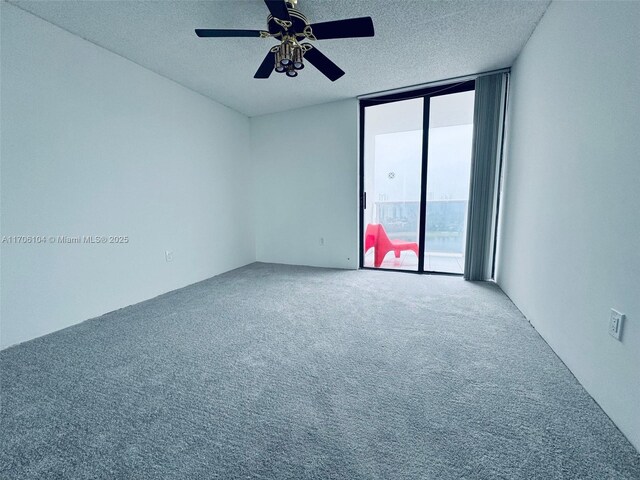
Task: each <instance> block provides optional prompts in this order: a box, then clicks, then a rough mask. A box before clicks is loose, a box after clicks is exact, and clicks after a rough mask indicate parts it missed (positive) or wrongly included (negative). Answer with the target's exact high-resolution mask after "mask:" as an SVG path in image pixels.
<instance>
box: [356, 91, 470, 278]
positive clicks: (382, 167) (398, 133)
mask: <svg viewBox="0 0 640 480" xmlns="http://www.w3.org/2000/svg"><path fill="white" fill-rule="evenodd" d="M473 88H474V82H473V81H470V82H465V83H461V84H457V85H453V86H444V87H438V88H435V89H430V90H424V91H422V92H418V93H416V92H413V93H412V94H411V95H404V96H403V95H393V96H389V97H382V98H377V99H371V100H362V101H361V117H360V118H361V144H360V145H361V179H360V186H361V215H360V223H361V232H362V238H361V255H360V265H361V267H363V268H377V269H390V270H405V271H413V272H440V273H453V274H462V273H463V271H464V250H465V238H466V219H467V208H468V199H469V176H470V167H471V143H472V132H473V104H474V90H473Z"/></svg>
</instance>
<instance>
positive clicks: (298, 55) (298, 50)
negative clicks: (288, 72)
mask: <svg viewBox="0 0 640 480" xmlns="http://www.w3.org/2000/svg"><path fill="white" fill-rule="evenodd" d="M302 55H303V54H302V47H300V46H299V45H296V46H295V47H294V48H293V68H295V69H296V70H302V69H303V68H304V63H303V62H302Z"/></svg>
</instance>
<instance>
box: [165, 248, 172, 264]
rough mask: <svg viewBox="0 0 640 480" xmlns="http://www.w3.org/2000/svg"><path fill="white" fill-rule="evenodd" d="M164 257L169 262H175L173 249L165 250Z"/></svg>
mask: <svg viewBox="0 0 640 480" xmlns="http://www.w3.org/2000/svg"><path fill="white" fill-rule="evenodd" d="M164 259H165V260H166V261H167V262H173V250H165V252H164Z"/></svg>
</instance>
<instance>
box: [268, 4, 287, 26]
mask: <svg viewBox="0 0 640 480" xmlns="http://www.w3.org/2000/svg"><path fill="white" fill-rule="evenodd" d="M264 3H266V4H267V8H268V9H269V11H270V12H271V15H273V16H274V17H276V18H279V19H280V20H286V21H288V22H290V21H291V17H290V16H289V10H287V4H286V3H285V1H284V0H264Z"/></svg>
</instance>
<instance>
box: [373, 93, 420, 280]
mask: <svg viewBox="0 0 640 480" xmlns="http://www.w3.org/2000/svg"><path fill="white" fill-rule="evenodd" d="M423 115H424V113H423V99H422V98H418V99H411V100H404V101H397V102H390V103H382V104H379V105H374V106H371V107H368V108H367V109H365V116H366V118H365V134H364V147H365V148H364V191H365V192H366V194H365V195H364V198H363V217H364V247H363V248H364V252H363V254H364V260H363V265H364V266H365V267H373V268H389V269H394V270H413V271H417V270H418V253H419V249H418V241H419V236H420V189H421V181H420V178H421V171H422V137H423V132H422V123H423V122H422V120H423Z"/></svg>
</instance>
